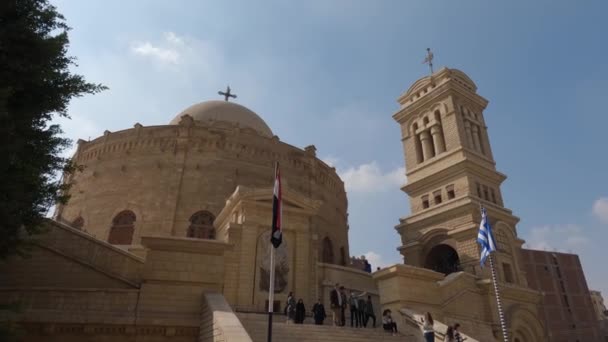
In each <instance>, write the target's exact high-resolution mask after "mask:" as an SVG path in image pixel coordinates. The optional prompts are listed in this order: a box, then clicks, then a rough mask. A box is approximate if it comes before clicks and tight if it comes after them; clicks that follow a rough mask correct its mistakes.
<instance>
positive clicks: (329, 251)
mask: <svg viewBox="0 0 608 342" xmlns="http://www.w3.org/2000/svg"><path fill="white" fill-rule="evenodd" d="M321 260H322V261H323V262H325V263H328V264H333V263H334V245H333V243H332V242H331V239H330V238H329V237H325V238H324V239H323V254H322V256H321Z"/></svg>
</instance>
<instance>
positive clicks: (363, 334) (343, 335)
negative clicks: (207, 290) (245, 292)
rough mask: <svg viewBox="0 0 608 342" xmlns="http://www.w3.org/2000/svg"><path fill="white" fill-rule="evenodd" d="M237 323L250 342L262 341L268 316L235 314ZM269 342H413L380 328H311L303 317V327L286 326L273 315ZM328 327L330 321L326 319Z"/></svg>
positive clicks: (330, 326)
mask: <svg viewBox="0 0 608 342" xmlns="http://www.w3.org/2000/svg"><path fill="white" fill-rule="evenodd" d="M237 316H238V318H239V319H240V321H241V323H242V324H243V326H244V327H245V329H246V330H247V333H249V336H250V337H251V339H252V340H253V341H254V342H266V341H267V336H266V334H267V331H268V315H267V314H260V313H242V312H241V313H237ZM273 320H274V321H273V325H272V331H273V333H272V337H273V338H272V341H273V342H287V341H297V342H325V341H327V342H330V341H331V342H370V341H373V342H397V341H416V340H415V339H412V338H407V336H404V335H402V334H399V335H397V336H392V335H391V334H389V333H387V332H385V331H384V330H383V329H382V326H381V325H376V328H375V329H373V328H371V327H369V325H368V327H367V328H351V327H350V326H347V327H334V326H332V325H314V324H313V321H312V318H310V317H307V318H306V320H305V321H304V324H286V323H285V316H284V315H281V314H277V315H275V316H274V317H273ZM325 322H326V323H329V324H331V319H326V320H325Z"/></svg>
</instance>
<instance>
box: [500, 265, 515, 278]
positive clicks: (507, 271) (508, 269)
mask: <svg viewBox="0 0 608 342" xmlns="http://www.w3.org/2000/svg"><path fill="white" fill-rule="evenodd" d="M502 271H503V273H504V275H505V282H506V283H513V271H512V270H511V265H509V264H507V263H503V264H502Z"/></svg>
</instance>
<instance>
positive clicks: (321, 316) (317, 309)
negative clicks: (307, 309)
mask: <svg viewBox="0 0 608 342" xmlns="http://www.w3.org/2000/svg"><path fill="white" fill-rule="evenodd" d="M312 315H313V317H314V319H315V324H316V325H323V321H324V320H325V317H327V315H326V314H325V307H324V306H323V303H321V298H319V300H318V301H317V303H315V305H314V306H313V307H312Z"/></svg>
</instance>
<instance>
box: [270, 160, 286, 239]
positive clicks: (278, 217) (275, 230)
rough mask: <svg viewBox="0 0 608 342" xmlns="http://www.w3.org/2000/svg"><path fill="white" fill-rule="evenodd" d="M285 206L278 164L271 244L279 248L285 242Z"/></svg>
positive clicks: (273, 201) (275, 177)
mask: <svg viewBox="0 0 608 342" xmlns="http://www.w3.org/2000/svg"><path fill="white" fill-rule="evenodd" d="M282 209H283V204H282V203H281V172H280V171H279V163H278V162H277V164H276V166H275V169H274V192H273V195H272V234H271V236H270V242H271V243H272V245H273V246H274V248H277V247H279V246H280V245H281V242H282V241H283V230H282V229H281V223H282V222H281V221H283V216H282V213H281V212H282Z"/></svg>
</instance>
